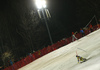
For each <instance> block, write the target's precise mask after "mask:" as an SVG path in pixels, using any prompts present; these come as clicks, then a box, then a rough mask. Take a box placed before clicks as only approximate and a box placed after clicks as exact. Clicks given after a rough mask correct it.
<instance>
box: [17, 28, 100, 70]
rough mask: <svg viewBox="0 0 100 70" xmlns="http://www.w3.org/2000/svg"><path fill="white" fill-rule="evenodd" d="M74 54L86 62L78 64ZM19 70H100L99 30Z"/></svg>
mask: <svg viewBox="0 0 100 70" xmlns="http://www.w3.org/2000/svg"><path fill="white" fill-rule="evenodd" d="M76 54H78V55H79V56H82V57H84V58H87V59H88V60H87V61H86V62H83V63H78V61H77V58H76ZM19 70H100V29H99V30H96V31H94V32H92V33H90V34H89V35H87V36H85V37H83V38H81V39H79V40H76V41H74V42H72V43H70V44H68V45H66V46H63V47H61V48H59V49H57V50H55V51H53V52H51V53H49V54H47V55H45V56H43V57H41V58H39V59H37V60H35V61H33V62H32V63H30V64H28V65H26V66H24V67H22V68H20V69H19Z"/></svg>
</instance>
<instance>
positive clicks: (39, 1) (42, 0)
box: [36, 0, 46, 9]
mask: <svg viewBox="0 0 100 70" xmlns="http://www.w3.org/2000/svg"><path fill="white" fill-rule="evenodd" d="M36 6H37V8H38V9H41V8H46V1H45V0H36Z"/></svg>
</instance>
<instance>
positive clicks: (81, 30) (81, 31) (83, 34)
mask: <svg viewBox="0 0 100 70" xmlns="http://www.w3.org/2000/svg"><path fill="white" fill-rule="evenodd" d="M80 33H82V37H83V36H85V33H84V31H83V29H80Z"/></svg>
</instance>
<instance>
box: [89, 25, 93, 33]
mask: <svg viewBox="0 0 100 70" xmlns="http://www.w3.org/2000/svg"><path fill="white" fill-rule="evenodd" d="M89 30H90V31H91V32H93V27H92V24H90V25H89Z"/></svg>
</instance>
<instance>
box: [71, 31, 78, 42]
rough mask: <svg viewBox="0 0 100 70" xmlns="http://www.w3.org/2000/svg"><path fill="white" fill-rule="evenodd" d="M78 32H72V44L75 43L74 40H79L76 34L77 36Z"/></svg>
mask: <svg viewBox="0 0 100 70" xmlns="http://www.w3.org/2000/svg"><path fill="white" fill-rule="evenodd" d="M76 33H77V32H75V33H74V32H72V42H73V41H74V39H76V40H77V38H76V37H75V34H76Z"/></svg>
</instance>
